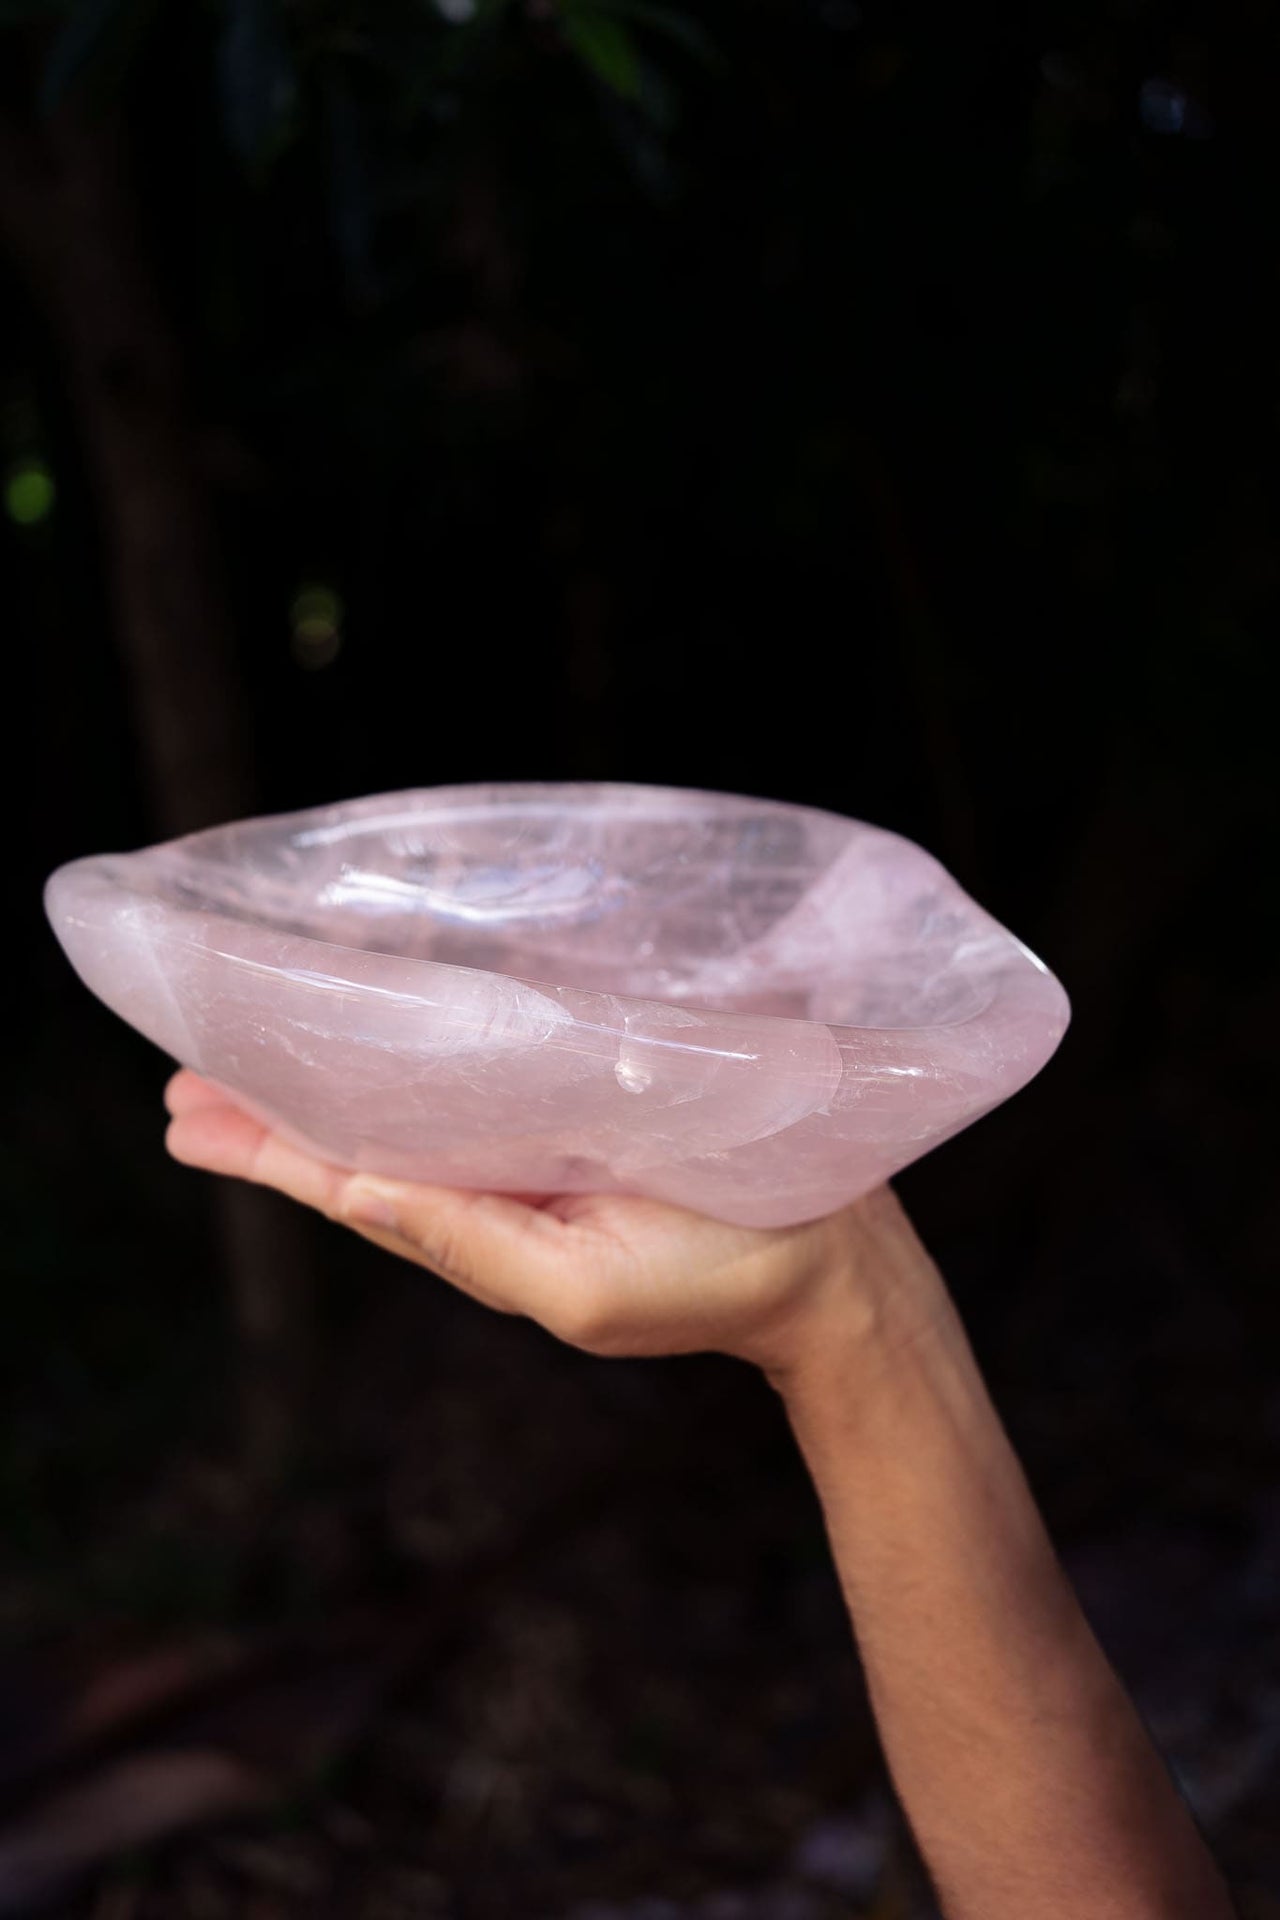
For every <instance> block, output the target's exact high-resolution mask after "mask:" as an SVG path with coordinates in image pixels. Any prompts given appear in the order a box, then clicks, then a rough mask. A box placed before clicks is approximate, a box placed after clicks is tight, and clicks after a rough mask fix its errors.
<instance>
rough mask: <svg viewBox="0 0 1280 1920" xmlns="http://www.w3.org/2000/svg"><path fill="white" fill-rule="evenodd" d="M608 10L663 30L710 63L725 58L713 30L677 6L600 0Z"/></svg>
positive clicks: (651, 29)
mask: <svg viewBox="0 0 1280 1920" xmlns="http://www.w3.org/2000/svg"><path fill="white" fill-rule="evenodd" d="M599 4H600V5H601V7H602V9H603V10H604V11H605V12H608V13H611V14H614V15H616V16H617V17H618V18H619V19H623V20H633V21H634V22H635V24H636V25H637V26H639V27H646V28H648V30H649V32H650V33H660V34H662V35H663V36H664V37H665V38H666V39H668V40H674V41H675V42H676V44H677V45H678V46H682V47H683V48H684V50H685V52H686V53H691V54H693V55H694V57H695V58H696V59H698V60H702V61H705V62H706V64H707V65H708V66H712V65H716V64H718V63H719V61H720V59H721V54H720V49H719V48H718V47H717V46H716V44H715V42H714V41H713V40H712V38H711V36H710V34H709V33H707V32H706V31H705V30H704V28H702V27H701V26H700V25H699V24H698V22H697V21H696V20H694V19H691V18H690V16H689V15H688V14H687V13H680V12H679V11H677V9H676V8H675V7H655V6H650V5H649V0H599Z"/></svg>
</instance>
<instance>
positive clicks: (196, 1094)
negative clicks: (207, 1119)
mask: <svg viewBox="0 0 1280 1920" xmlns="http://www.w3.org/2000/svg"><path fill="white" fill-rule="evenodd" d="M164 1104H165V1106H166V1107H167V1108H168V1110H169V1112H170V1113H171V1114H173V1115H174V1116H175V1117H176V1116H177V1115H179V1114H184V1113H192V1112H194V1111H195V1110H197V1109H198V1108H200V1107H215V1106H225V1105H226V1104H227V1096H226V1095H225V1093H222V1092H220V1091H219V1089H218V1088H217V1087H215V1086H214V1085H213V1084H212V1083H211V1082H210V1081H208V1080H204V1079H202V1078H201V1076H200V1075H199V1074H198V1073H193V1072H192V1070H191V1068H190V1067H180V1068H179V1069H178V1071H177V1073H175V1074H174V1075H173V1076H172V1078H171V1079H170V1080H169V1082H168V1084H167V1086H166V1087H165V1090H164Z"/></svg>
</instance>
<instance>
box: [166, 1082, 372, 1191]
mask: <svg viewBox="0 0 1280 1920" xmlns="http://www.w3.org/2000/svg"><path fill="white" fill-rule="evenodd" d="M165 1145H166V1146H167V1147H168V1149H169V1152H170V1153H171V1154H172V1155H173V1157H174V1159H175V1160H181V1161H182V1162H183V1164H184V1165H185V1166H189V1167H203V1168H204V1170H205V1171H206V1172H207V1173H223V1174H229V1175H230V1176H231V1178H232V1179H235V1180H251V1181H253V1182H254V1183H255V1185H257V1186H263V1187H274V1188H275V1189H276V1191H277V1192H278V1193H283V1194H287V1195H288V1197H289V1199H291V1200H299V1201H301V1203H302V1205H303V1206H305V1207H315V1208H317V1209H318V1210H319V1211H320V1212H321V1213H327V1214H330V1215H332V1214H334V1213H335V1212H336V1206H337V1197H338V1194H339V1192H340V1191H341V1188H342V1185H343V1183H344V1181H345V1180H346V1179H347V1177H348V1176H347V1174H346V1173H345V1172H344V1171H343V1169H342V1168H340V1167H331V1166H329V1165H328V1164H327V1163H326V1162H325V1161H323V1160H317V1159H316V1158H315V1157H314V1155H312V1154H309V1153H303V1152H302V1151H301V1150H300V1149H299V1148H297V1147H291V1146H289V1145H288V1144H287V1143H286V1142H285V1141H283V1140H282V1139H281V1138H280V1137H279V1135H278V1134H274V1133H272V1132H271V1131H270V1129H269V1128H267V1127H264V1126H263V1125H262V1123H261V1121H258V1120H254V1119H251V1118H250V1116H249V1115H248V1114H247V1113H241V1111H240V1110H239V1108H238V1107H233V1106H229V1105H225V1104H224V1105H222V1106H218V1107H213V1106H206V1107H197V1108H195V1109H194V1110H193V1111H192V1112H190V1113H184V1114H180V1115H178V1116H177V1117H176V1118H175V1119H173V1120H171V1121H170V1122H169V1130H168V1132H167V1134H166V1135H165Z"/></svg>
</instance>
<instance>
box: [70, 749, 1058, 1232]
mask: <svg viewBox="0 0 1280 1920" xmlns="http://www.w3.org/2000/svg"><path fill="white" fill-rule="evenodd" d="M46 904H47V908H48V913H49V918H50V920H51V921H52V923H53V926H54V929H55V931H56V932H57V935H58V938H59V940H60V941H61V942H62V945H63V946H64V947H65V949H66V951H67V953H68V955H69V956H70V959H71V962H72V964H73V966H74V967H75V968H76V971H77V972H78V973H79V975H80V977H81V978H82V979H83V980H84V982H85V983H86V985H87V986H89V987H90V988H91V989H92V990H93V992H94V993H96V994H97V995H98V996H99V997H100V998H101V999H103V1000H105V1001H106V1003H107V1005H108V1006H109V1007H111V1008H113V1009H114V1011H115V1012H116V1013H118V1014H120V1015H121V1016H122V1017H123V1018H124V1019H126V1020H128V1021H129V1022H130V1023H131V1024H132V1025H133V1026H135V1027H137V1028H138V1029H139V1031H140V1032H142V1033H144V1034H146V1035H147V1037H148V1038H149V1039H151V1040H154V1041H155V1042H156V1044H157V1045H158V1046H160V1047H162V1048H164V1050H165V1051H166V1052H167V1053H170V1054H172V1055H173V1057H174V1058H175V1059H177V1060H180V1061H182V1062H183V1063H184V1064H185V1065H187V1066H190V1067H194V1068H195V1069H196V1071H197V1072H199V1073H201V1074H204V1075H205V1076H206V1077H207V1078H208V1079H210V1080H213V1081H216V1082H218V1083H219V1084H220V1085H221V1086H222V1087H224V1088H225V1089H226V1090H227V1091H228V1092H229V1093H230V1094H232V1095H233V1096H234V1098H235V1099H236V1101H237V1102H238V1103H239V1104H240V1105H241V1106H243V1107H245V1108H247V1109H248V1110H249V1111H250V1112H252V1113H254V1114H256V1115H257V1116H259V1117H260V1118H261V1119H263V1120H266V1121H268V1122H269V1123H270V1124H271V1125H272V1126H274V1127H275V1128H277V1129H278V1131H279V1132H280V1133H282V1134H283V1135H285V1136H286V1137H287V1138H289V1139H291V1140H293V1141H294V1142H295V1143H298V1144H301V1145H305V1146H306V1147H309V1148H310V1149H312V1150H313V1151H314V1152H317V1153H319V1154H322V1155H323V1156H324V1157H325V1158H326V1159H329V1160H332V1161H334V1162H336V1163H338V1164H340V1165H343V1166H349V1167H359V1168H363V1169H366V1170H368V1171H372V1172H377V1173H383V1174H390V1175H392V1176H397V1177H400V1178H403V1179H410V1180H429V1181H433V1182H440V1183H448V1184H451V1185H455V1186H464V1187H490V1188H499V1189H503V1190H506V1191H509V1192H520V1193H552V1192H556V1193H565V1192H611V1193H635V1194H647V1195H651V1196H653V1197H655V1198H658V1199H662V1200H669V1201H675V1202H678V1203H679V1204H680V1205H682V1206H686V1207H692V1208H695V1209H697V1210H698V1211H700V1212H703V1213H710V1214H715V1215H718V1216H719V1217H721V1218H722V1219H725V1220H733V1221H738V1222H741V1223H743V1224H745V1225H751V1226H780V1225H784V1224H787V1223H789V1222H792V1221H798V1220H805V1219H811V1218H814V1217H816V1216H817V1215H819V1214H822V1213H827V1212H830V1211H831V1210H833V1209H834V1208H836V1207H839V1206H842V1205H844V1204H845V1203H846V1202H847V1201H849V1200H852V1199H854V1198H855V1197H856V1196H857V1195H858V1194H860V1193H862V1192H865V1191H866V1190H867V1189H868V1188H869V1187H871V1186H873V1185H874V1184H875V1183H876V1182H878V1181H880V1180H883V1179H884V1178H886V1177H887V1176H888V1175H889V1174H891V1173H894V1172H895V1171H897V1169H899V1168H901V1167H903V1166H905V1165H906V1164H907V1163H908V1162H909V1161H911V1160H914V1159H917V1158H918V1157H919V1155H921V1154H922V1153H925V1152H927V1151H928V1149H929V1148H930V1147H932V1146H935V1145H936V1144H937V1143H938V1142H939V1141H940V1140H944V1139H946V1138H947V1137H948V1135H950V1134H953V1133H956V1132H958V1131H959V1129H960V1128H961V1127H964V1126H966V1125H967V1124H968V1123H969V1122H970V1121H971V1120H974V1119H976V1118H977V1117H978V1115H980V1114H982V1113H985V1112H987V1111H988V1110H989V1109H990V1108H992V1107H994V1106H996V1105H998V1104H999V1102H1000V1101H1002V1100H1004V1099H1006V1098H1007V1097H1008V1095H1009V1094H1011V1093H1013V1092H1015V1091H1016V1090H1017V1088H1019V1087H1021V1086H1022V1085H1023V1084H1024V1083H1025V1082H1026V1081H1027V1080H1029V1079H1030V1078H1031V1076H1032V1075H1033V1074H1034V1073H1036V1072H1037V1071H1038V1070H1039V1069H1040V1067H1042V1066H1043V1065H1044V1063H1045V1061H1046V1060H1047V1059H1048V1058H1049V1056H1050V1054H1051V1053H1052V1052H1053V1050H1054V1048H1055V1047H1056V1046H1057V1044H1058V1041H1059V1039H1060V1038H1061V1036H1062V1033H1063V1030H1064V1028H1065V1027H1066V1024H1067V1019H1068V1007H1067V999H1066V995H1065V994H1064V993H1063V990H1062V988H1061V987H1060V986H1059V984H1058V982H1057V981H1056V980H1055V979H1054V978H1053V976H1052V974H1050V973H1049V972H1048V971H1047V970H1046V969H1045V967H1044V966H1042V964H1041V963H1040V961H1039V960H1037V959H1036V958H1035V957H1034V955H1032V954H1030V953H1029V952H1028V951H1027V949H1026V948H1025V947H1024V946H1022V945H1021V944H1020V943H1019V942H1018V941H1017V940H1015V939H1014V938H1013V936H1012V935H1011V934H1009V933H1007V932H1006V931H1005V930H1004V928H1003V927H1001V926H999V925H998V924H997V923H996V922H995V921H994V920H993V919H991V918H990V916H989V915H988V914H986V913H984V912H983V911H982V909H981V908H980V907H978V906H976V905H975V903H974V902H973V901H972V900H971V899H969V897H968V896H967V895H966V894H965V893H963V892H962V891H961V889H960V887H959V886H957V884H956V882H955V881H954V880H952V879H951V878H950V876H949V875H948V874H947V873H946V872H945V871H944V870H943V868H942V867H940V866H939V865H938V863H937V861H936V860H934V859H932V858H931V857H930V855H928V854H927V853H924V852H923V851H922V850H921V849H920V848H919V847H917V846H914V845H913V844H912V843H911V842H910V841H909V840H904V839H901V838H900V837H899V836H898V835H896V834H892V833H886V832H883V831H881V830H880V829H879V828H876V827H869V826H864V825H863V824H861V823H860V822H858V821H854V820H845V819H841V818H839V817H837V816H836V815H834V814H829V813H820V812H817V811H815V810H813V809H812V808H808V807H798V806H787V805H780V804H778V803H776V802H771V801H763V800H749V799H742V798H739V797H736V796H731V795H726V794H716V793H698V792H679V791H673V790H671V789H668V788H662V787H639V786H542V785H523V786H464V787H438V788H434V789H426V790H423V791H419V792H412V793H395V794H387V795H382V796H379V797H376V798H372V799H365V800H356V801H352V802H349V803H347V804H344V805H340V806H333V807H321V808H317V809H315V810H314V811H312V812H308V813H294V814H285V815H281V816H278V817H276V818H272V819H262V820H247V821H241V822H237V823H236V824H234V825H231V826H225V827H218V828H215V829H213V830H212V831H210V832H207V833H197V834H192V835H190V836H188V837H187V838H186V839H182V840H173V841H169V842H168V843H167V844H164V845H161V846H156V847H148V848H146V849H145V850H144V851H142V852H140V853H131V854H104V855H101V856H99V857H96V858H93V859H86V860H76V861H73V862H72V863H71V864H70V865H69V866H65V867H61V868H60V869H59V870H58V872H57V873H55V874H54V875H53V877H52V879H51V880H50V881H49V885H48V889H47V894H46Z"/></svg>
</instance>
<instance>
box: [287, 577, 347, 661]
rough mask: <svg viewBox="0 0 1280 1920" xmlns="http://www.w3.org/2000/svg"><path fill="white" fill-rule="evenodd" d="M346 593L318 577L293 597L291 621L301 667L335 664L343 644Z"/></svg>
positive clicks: (295, 650)
mask: <svg viewBox="0 0 1280 1920" xmlns="http://www.w3.org/2000/svg"><path fill="white" fill-rule="evenodd" d="M345 611H346V610H345V608H344V607H343V604H342V596H341V594H339V593H336V592H335V591H334V589H333V588H332V587H328V586H325V585H324V584H323V582H321V581H318V580H311V581H308V582H307V584H306V585H305V586H304V587H300V588H299V589H298V591H297V593H295V595H294V596H293V604H292V605H291V607H290V609H289V620H290V625H291V627H292V631H293V657H294V659H295V660H296V661H297V663H298V665H299V666H300V667H306V668H308V669H310V670H314V669H316V668H317V667H328V666H332V664H333V662H334V661H335V660H336V659H337V657H338V653H339V651H340V649H341V647H342V617H343V614H344V612H345Z"/></svg>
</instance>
